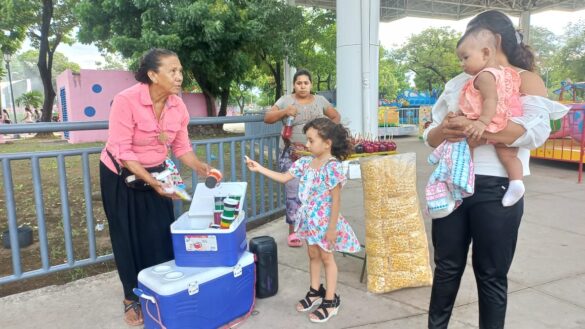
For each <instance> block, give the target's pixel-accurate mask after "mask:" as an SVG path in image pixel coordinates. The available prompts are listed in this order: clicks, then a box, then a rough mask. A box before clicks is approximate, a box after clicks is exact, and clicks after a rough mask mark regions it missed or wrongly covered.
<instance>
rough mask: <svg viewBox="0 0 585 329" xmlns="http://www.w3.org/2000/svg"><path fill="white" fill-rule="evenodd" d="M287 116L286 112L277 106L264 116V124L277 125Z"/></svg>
mask: <svg viewBox="0 0 585 329" xmlns="http://www.w3.org/2000/svg"><path fill="white" fill-rule="evenodd" d="M285 116H286V111H281V110H280V109H279V108H278V107H277V106H273V107H272V108H271V109H270V110H269V111H268V112H266V114H264V123H275V122H278V121H280V120H282V119H283V118H284V117H285Z"/></svg>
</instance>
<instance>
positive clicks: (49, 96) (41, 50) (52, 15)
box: [27, 0, 79, 122]
mask: <svg viewBox="0 0 585 329" xmlns="http://www.w3.org/2000/svg"><path fill="white" fill-rule="evenodd" d="M78 1H79V0H43V1H36V0H28V1H27V2H28V6H30V9H32V10H33V13H32V15H31V17H30V20H29V22H30V25H29V26H28V36H29V38H30V40H31V45H32V46H33V47H34V48H37V49H38V54H39V57H38V61H37V67H38V69H39V74H40V76H41V80H42V81H43V91H44V95H45V99H44V102H43V110H42V116H41V121H45V122H49V121H51V115H52V110H53V102H54V101H55V89H54V88H53V61H54V55H55V52H56V50H57V47H58V46H59V45H60V44H61V43H65V44H72V43H73V42H74V39H73V38H72V37H71V31H72V30H73V28H74V27H76V26H77V19H76V17H75V15H74V14H73V8H74V7H75V5H76V4H77V2H78Z"/></svg>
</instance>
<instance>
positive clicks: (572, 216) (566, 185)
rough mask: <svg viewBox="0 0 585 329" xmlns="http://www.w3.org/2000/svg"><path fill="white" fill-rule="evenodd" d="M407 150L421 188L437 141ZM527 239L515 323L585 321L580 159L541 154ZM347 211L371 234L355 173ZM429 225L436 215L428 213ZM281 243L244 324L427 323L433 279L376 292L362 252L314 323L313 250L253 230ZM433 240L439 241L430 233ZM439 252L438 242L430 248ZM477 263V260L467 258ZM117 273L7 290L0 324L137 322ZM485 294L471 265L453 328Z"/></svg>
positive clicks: (519, 266)
mask: <svg viewBox="0 0 585 329" xmlns="http://www.w3.org/2000/svg"><path fill="white" fill-rule="evenodd" d="M398 145H399V150H400V151H401V152H407V151H412V152H416V153H417V156H418V159H417V161H418V189H419V191H421V190H422V187H424V184H425V181H426V179H427V177H428V175H429V173H430V170H431V168H430V167H429V166H428V165H427V164H426V163H425V159H426V156H427V154H428V152H429V149H428V148H426V147H425V146H424V145H422V143H421V142H419V141H418V140H417V139H415V138H402V139H399V140H398ZM531 168H532V171H533V175H532V176H530V177H528V178H527V179H526V186H527V189H528V192H527V194H526V207H525V215H524V218H523V222H522V225H521V228H520V236H519V241H518V247H517V252H516V256H515V259H514V263H513V264H512V269H511V271H510V274H509V278H510V287H509V288H510V289H509V303H508V317H507V322H506V324H507V325H506V327H507V328H513V329H516V328H519V329H545V328H547V329H548V328H554V329H577V328H581V329H582V328H585V260H584V259H585V258H584V255H585V215H584V214H585V184H577V183H576V181H577V172H576V166H575V165H565V164H558V163H557V164H554V163H550V162H544V161H533V163H532V165H531ZM342 211H343V213H344V214H345V216H346V217H347V218H348V219H349V221H350V222H351V223H352V225H353V227H354V228H355V229H356V231H357V233H358V236H359V237H360V238H361V239H362V240H363V236H364V222H363V215H362V213H363V208H362V189H361V183H360V182H359V181H352V182H350V183H349V184H347V185H346V188H345V189H344V191H343V201H342ZM425 223H426V227H427V232H429V229H430V221H429V220H425ZM248 235H249V237H252V236H259V235H271V236H273V237H275V238H276V240H277V242H278V248H279V250H278V251H279V252H278V257H279V283H280V290H279V292H278V294H277V295H276V296H274V297H271V298H267V299H261V300H258V301H257V306H256V311H258V313H257V314H256V315H254V316H252V317H251V318H250V319H248V320H247V321H246V322H245V323H244V324H242V325H241V326H240V328H243V329H258V328H260V329H263V328H283V329H285V328H291V329H299V328H317V327H321V328H380V329H381V328H384V329H387V328H390V329H391V328H396V329H398V328H400V329H405V328H425V327H426V312H427V307H428V301H429V296H430V288H428V287H425V288H416V289H405V290H401V291H396V292H393V293H388V294H382V295H376V294H371V293H368V292H367V291H366V285H365V283H363V284H362V283H360V282H359V274H360V270H361V261H359V260H357V259H354V258H349V257H346V258H343V257H341V256H338V257H337V260H338V265H339V268H340V275H339V293H340V295H341V296H342V302H343V305H342V307H341V309H340V313H339V315H338V316H337V317H334V318H333V319H332V320H330V321H329V322H328V323H327V324H323V325H315V324H312V323H310V322H309V321H308V320H307V318H306V315H304V314H299V313H297V312H296V311H295V310H294V304H295V301H296V300H297V299H299V298H300V297H302V296H303V294H304V293H305V291H306V289H307V287H308V272H307V269H308V264H307V257H306V251H305V250H304V249H291V248H288V247H286V226H285V225H284V224H283V223H282V221H280V220H279V221H276V222H272V223H269V224H267V225H264V226H262V227H260V228H257V229H255V230H253V231H251V232H249V234H248ZM429 241H430V240H429ZM431 252H432V249H431ZM468 264H470V261H469V262H468ZM121 296H122V291H121V286H120V284H119V281H118V279H117V274H116V273H115V272H112V273H106V274H103V275H99V276H96V277H92V278H89V279H84V280H79V281H76V282H73V283H71V284H68V285H65V286H53V287H48V288H44V289H39V290H35V291H31V292H26V293H22V294H18V295H13V296H8V297H5V298H2V299H0V328H3V329H12V328H19V329H28V328H59V329H81V328H104V329H117V328H128V327H127V326H126V325H125V324H124V322H123V320H122V303H121V300H122V298H121ZM477 307H478V306H477V293H476V287H475V281H474V278H473V271H472V269H471V266H470V265H468V268H467V270H466V272H465V275H464V277H463V282H462V285H461V289H460V291H459V295H458V298H457V302H456V308H455V310H454V313H453V318H452V321H451V326H450V328H454V329H460V328H477V317H478V315H477Z"/></svg>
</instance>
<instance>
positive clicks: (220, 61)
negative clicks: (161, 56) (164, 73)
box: [76, 0, 254, 116]
mask: <svg viewBox="0 0 585 329" xmlns="http://www.w3.org/2000/svg"><path fill="white" fill-rule="evenodd" d="M246 3H247V2H245V1H219V0H198V1H191V0H174V1H171V0H162V1H148V0H136V1H132V2H130V1H115V2H112V1H110V0H97V1H93V0H82V1H81V2H80V4H79V6H78V7H77V9H76V11H77V13H78V17H79V19H80V23H81V27H80V30H79V39H80V41H82V42H86V43H89V42H97V45H98V47H99V48H101V49H107V50H109V51H118V52H120V53H121V54H122V56H124V57H125V58H132V59H134V61H136V59H137V58H138V57H139V56H140V55H141V54H142V53H143V52H144V51H145V50H147V49H149V48H152V47H161V48H167V49H170V50H173V51H175V52H177V54H178V55H179V58H181V61H182V64H183V67H184V72H185V78H186V80H187V81H186V82H185V84H186V85H193V83H192V82H191V81H189V80H195V81H196V82H197V85H198V86H199V87H200V88H201V90H202V92H203V93H204V94H205V96H206V102H207V112H208V115H210V116H211V115H213V104H214V98H215V97H219V98H220V99H221V106H220V111H219V115H225V112H226V111H225V110H226V107H227V103H228V99H229V92H230V86H231V83H232V81H233V80H234V79H235V78H236V77H238V76H242V75H244V73H245V71H246V70H247V67H246V66H245V65H246V63H248V61H249V58H248V55H247V54H246V53H245V52H244V48H245V47H247V46H249V42H250V40H251V39H252V33H253V31H254V24H248V23H249V20H248V14H249V13H248V10H247V7H246Z"/></svg>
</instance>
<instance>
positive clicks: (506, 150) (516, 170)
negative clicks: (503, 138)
mask: <svg viewBox="0 0 585 329" xmlns="http://www.w3.org/2000/svg"><path fill="white" fill-rule="evenodd" d="M495 147H496V154H498V159H500V162H501V163H502V165H504V168H506V171H507V172H508V179H510V180H511V181H512V180H522V178H523V176H524V173H523V171H522V161H520V159H518V148H517V147H507V146H505V145H503V144H496V145H495Z"/></svg>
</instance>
